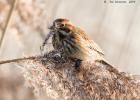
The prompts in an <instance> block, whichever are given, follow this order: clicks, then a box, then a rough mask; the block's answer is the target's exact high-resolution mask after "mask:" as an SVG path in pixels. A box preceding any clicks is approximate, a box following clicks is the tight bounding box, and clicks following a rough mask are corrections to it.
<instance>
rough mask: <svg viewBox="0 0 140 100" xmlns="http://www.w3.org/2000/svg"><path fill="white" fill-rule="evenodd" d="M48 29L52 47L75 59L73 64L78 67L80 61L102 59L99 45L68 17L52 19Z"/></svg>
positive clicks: (65, 56)
mask: <svg viewBox="0 0 140 100" xmlns="http://www.w3.org/2000/svg"><path fill="white" fill-rule="evenodd" d="M49 29H50V34H52V35H53V37H52V45H53V47H54V49H55V50H58V51H59V52H60V54H61V56H62V57H64V58H72V59H77V61H76V65H75V66H77V67H78V66H79V65H80V63H81V61H91V62H94V61H96V60H102V59H103V57H104V53H103V51H102V50H101V49H100V47H99V46H98V45H97V44H96V43H95V42H94V41H93V40H92V39H90V38H89V37H88V34H87V33H86V32H85V31H83V30H82V29H80V28H79V27H77V26H75V25H74V24H72V23H71V22H70V21H69V20H68V19H64V18H59V19H56V20H54V21H53V24H52V26H50V27H49ZM45 42H46V41H45ZM45 42H44V45H45Z"/></svg>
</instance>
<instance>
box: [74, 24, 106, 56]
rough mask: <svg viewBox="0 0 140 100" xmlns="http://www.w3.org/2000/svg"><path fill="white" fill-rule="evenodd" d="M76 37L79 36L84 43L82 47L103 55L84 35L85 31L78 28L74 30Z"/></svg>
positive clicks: (86, 35)
mask: <svg viewBox="0 0 140 100" xmlns="http://www.w3.org/2000/svg"><path fill="white" fill-rule="evenodd" d="M76 30H77V32H76V33H78V35H80V37H81V38H83V39H80V40H82V41H83V42H84V45H85V46H86V47H87V48H89V49H92V50H95V51H96V52H98V53H99V54H101V55H104V53H103V51H102V49H101V48H100V47H99V46H98V45H97V44H96V43H95V42H94V41H93V40H92V39H90V38H89V37H88V34H86V32H85V31H83V30H81V29H80V28H79V27H77V28H76Z"/></svg>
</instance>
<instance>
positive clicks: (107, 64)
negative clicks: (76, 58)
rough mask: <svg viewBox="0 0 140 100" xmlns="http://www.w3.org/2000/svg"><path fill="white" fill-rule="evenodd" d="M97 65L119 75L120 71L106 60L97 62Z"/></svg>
mask: <svg viewBox="0 0 140 100" xmlns="http://www.w3.org/2000/svg"><path fill="white" fill-rule="evenodd" d="M95 63H96V64H101V65H102V66H103V67H104V68H105V69H107V70H108V71H109V72H113V73H116V74H119V71H118V69H116V68H115V67H114V66H113V65H111V64H109V63H108V62H107V61H106V60H104V59H101V60H96V61H95Z"/></svg>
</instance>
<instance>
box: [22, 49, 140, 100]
mask: <svg viewBox="0 0 140 100" xmlns="http://www.w3.org/2000/svg"><path fill="white" fill-rule="evenodd" d="M21 65H22V66H23V69H24V77H25V81H26V86H29V87H32V88H34V91H35V93H36V94H37V95H38V96H40V95H42V94H45V96H47V98H49V99H51V100H139V99H140V83H139V82H138V81H137V80H135V79H134V78H133V76H130V75H127V74H125V73H124V72H119V71H118V70H117V69H115V68H113V67H110V66H105V65H104V64H102V63H101V62H97V63H93V64H91V63H87V62H82V66H80V68H81V69H80V71H79V72H77V71H76V70H75V68H74V67H73V66H74V62H72V61H70V60H69V61H67V62H65V61H64V60H63V59H62V58H60V57H59V55H58V54H57V52H56V51H52V52H50V53H49V54H47V55H45V56H43V57H39V58H36V59H34V60H26V61H23V62H22V63H21Z"/></svg>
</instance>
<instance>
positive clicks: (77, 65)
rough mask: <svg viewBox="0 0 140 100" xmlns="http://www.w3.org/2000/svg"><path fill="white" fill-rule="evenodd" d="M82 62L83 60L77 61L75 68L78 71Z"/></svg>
mask: <svg viewBox="0 0 140 100" xmlns="http://www.w3.org/2000/svg"><path fill="white" fill-rule="evenodd" d="M81 62H82V60H80V59H76V61H75V66H74V67H75V69H76V70H80V66H81Z"/></svg>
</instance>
